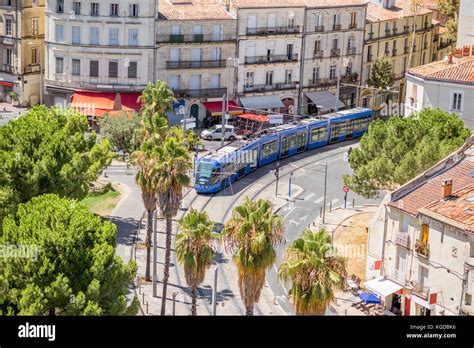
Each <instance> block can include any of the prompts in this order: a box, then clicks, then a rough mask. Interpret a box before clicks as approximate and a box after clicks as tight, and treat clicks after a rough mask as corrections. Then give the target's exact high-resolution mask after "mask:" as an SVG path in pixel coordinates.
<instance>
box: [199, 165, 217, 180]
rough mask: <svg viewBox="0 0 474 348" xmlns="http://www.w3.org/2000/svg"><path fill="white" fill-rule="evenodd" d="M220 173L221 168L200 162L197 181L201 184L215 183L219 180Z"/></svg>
mask: <svg viewBox="0 0 474 348" xmlns="http://www.w3.org/2000/svg"><path fill="white" fill-rule="evenodd" d="M219 175H220V171H219V168H214V166H213V165H212V164H209V163H200V164H199V166H198V172H197V175H196V183H197V184H199V185H209V184H211V185H212V184H215V183H217V182H218V181H219Z"/></svg>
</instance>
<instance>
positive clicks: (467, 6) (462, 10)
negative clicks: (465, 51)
mask: <svg viewBox="0 0 474 348" xmlns="http://www.w3.org/2000/svg"><path fill="white" fill-rule="evenodd" d="M464 46H474V6H472V1H469V0H461V1H460V4H459V18H458V37H457V42H456V47H464Z"/></svg>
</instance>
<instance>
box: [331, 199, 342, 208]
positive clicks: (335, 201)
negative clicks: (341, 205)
mask: <svg viewBox="0 0 474 348" xmlns="http://www.w3.org/2000/svg"><path fill="white" fill-rule="evenodd" d="M339 201H340V200H339V199H337V198H336V199H333V200H332V202H331V204H332V206H333V207H334V206H335V205H336V204H337V203H338V202H339Z"/></svg>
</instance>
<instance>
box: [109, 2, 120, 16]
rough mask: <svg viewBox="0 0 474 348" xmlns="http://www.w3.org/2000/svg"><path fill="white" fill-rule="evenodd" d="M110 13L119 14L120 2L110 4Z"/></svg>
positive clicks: (112, 14)
mask: <svg viewBox="0 0 474 348" xmlns="http://www.w3.org/2000/svg"><path fill="white" fill-rule="evenodd" d="M110 15H111V16H112V17H116V16H118V15H119V5H118V4H110Z"/></svg>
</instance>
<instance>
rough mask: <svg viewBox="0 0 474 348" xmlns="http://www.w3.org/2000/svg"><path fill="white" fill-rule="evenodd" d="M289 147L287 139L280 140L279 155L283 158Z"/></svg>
mask: <svg viewBox="0 0 474 348" xmlns="http://www.w3.org/2000/svg"><path fill="white" fill-rule="evenodd" d="M289 145H290V141H289V137H283V138H281V154H282V155H283V156H285V155H287V154H288V149H289V148H290V146H289Z"/></svg>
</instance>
